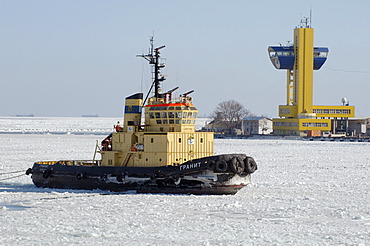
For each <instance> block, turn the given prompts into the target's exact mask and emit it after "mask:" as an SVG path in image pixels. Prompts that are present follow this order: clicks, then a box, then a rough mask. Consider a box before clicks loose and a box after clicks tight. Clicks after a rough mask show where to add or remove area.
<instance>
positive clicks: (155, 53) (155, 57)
mask: <svg viewBox="0 0 370 246" xmlns="http://www.w3.org/2000/svg"><path fill="white" fill-rule="evenodd" d="M164 47H166V46H165V45H162V46H160V47H158V48H154V37H153V36H152V37H151V38H150V49H149V54H146V55H144V54H142V55H137V57H142V58H144V59H145V60H147V61H148V62H149V64H150V65H152V67H153V72H152V73H153V75H154V76H153V77H154V78H153V83H152V85H151V87H150V89H149V92H148V94H147V95H146V97H145V100H144V102H143V105H144V104H145V102H146V100H147V99H148V96H149V94H150V92H151V91H152V89H153V87H154V97H155V98H156V99H158V98H161V97H162V94H160V93H159V90H160V82H162V81H164V80H166V78H165V77H164V76H162V75H161V74H160V73H161V72H160V70H161V69H162V68H164V67H165V65H164V64H163V63H159V58H160V57H161V56H160V52H159V50H160V49H163V48H164Z"/></svg>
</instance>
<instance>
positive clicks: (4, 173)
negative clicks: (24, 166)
mask: <svg viewBox="0 0 370 246" xmlns="http://www.w3.org/2000/svg"><path fill="white" fill-rule="evenodd" d="M25 171H26V170H19V171H13V172H7V173H0V175H5V174H12V173H20V172H25Z"/></svg>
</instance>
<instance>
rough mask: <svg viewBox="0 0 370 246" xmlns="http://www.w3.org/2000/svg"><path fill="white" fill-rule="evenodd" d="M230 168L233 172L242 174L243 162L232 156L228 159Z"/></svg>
mask: <svg viewBox="0 0 370 246" xmlns="http://www.w3.org/2000/svg"><path fill="white" fill-rule="evenodd" d="M230 169H231V171H232V172H233V173H235V174H242V173H243V172H244V169H245V165H244V162H243V161H241V160H240V158H238V157H236V156H234V157H233V158H232V159H231V160H230Z"/></svg>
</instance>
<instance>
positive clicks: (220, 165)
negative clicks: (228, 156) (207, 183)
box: [215, 160, 227, 172]
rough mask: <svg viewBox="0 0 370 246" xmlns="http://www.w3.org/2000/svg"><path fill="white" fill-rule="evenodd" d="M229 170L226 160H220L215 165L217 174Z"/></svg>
mask: <svg viewBox="0 0 370 246" xmlns="http://www.w3.org/2000/svg"><path fill="white" fill-rule="evenodd" d="M226 170H227V163H226V161H224V160H218V161H217V162H216V165H215V171H216V172H226Z"/></svg>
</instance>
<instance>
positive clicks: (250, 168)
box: [244, 157, 257, 173]
mask: <svg viewBox="0 0 370 246" xmlns="http://www.w3.org/2000/svg"><path fill="white" fill-rule="evenodd" d="M244 168H245V171H246V172H247V173H254V172H255V171H256V170H257V163H256V161H255V160H254V159H253V158H252V157H247V158H245V159H244Z"/></svg>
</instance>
